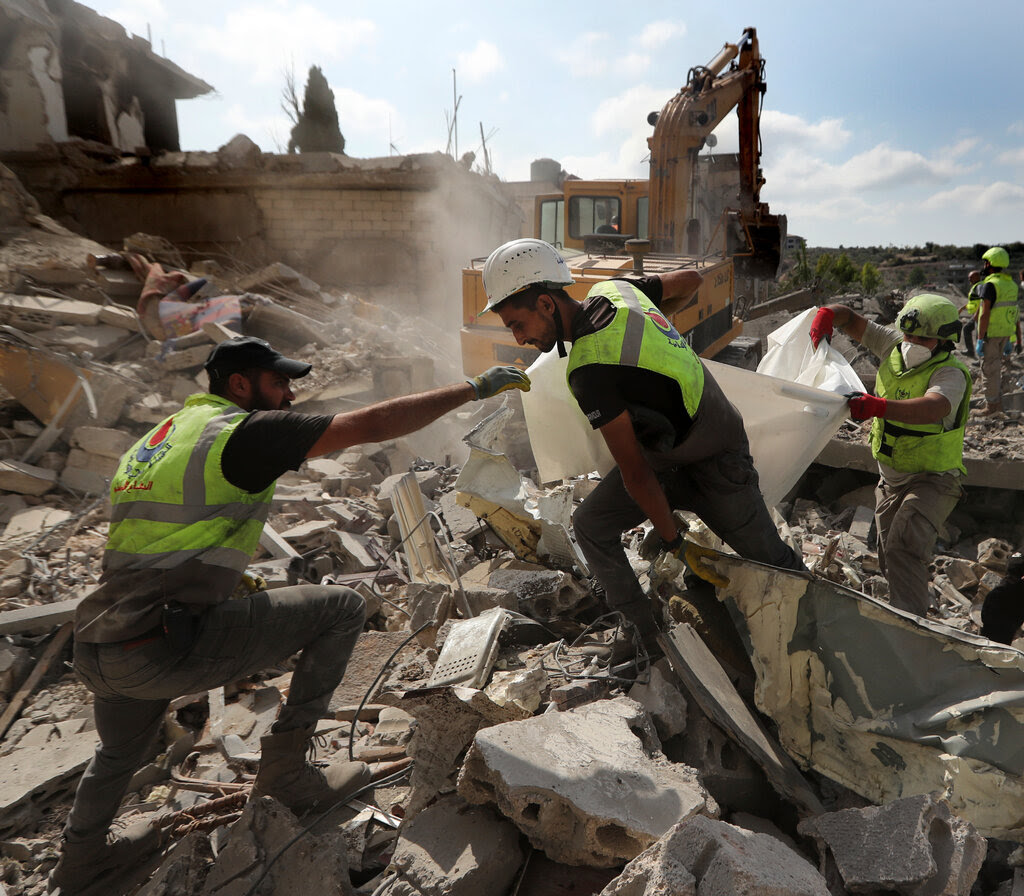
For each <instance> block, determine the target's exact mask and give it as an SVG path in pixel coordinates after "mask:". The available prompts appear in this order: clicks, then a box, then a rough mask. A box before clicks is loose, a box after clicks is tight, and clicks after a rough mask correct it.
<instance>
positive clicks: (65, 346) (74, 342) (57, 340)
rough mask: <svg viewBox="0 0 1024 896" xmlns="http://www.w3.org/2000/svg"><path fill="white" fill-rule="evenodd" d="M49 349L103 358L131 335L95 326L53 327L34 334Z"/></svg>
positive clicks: (104, 326)
mask: <svg viewBox="0 0 1024 896" xmlns="http://www.w3.org/2000/svg"><path fill="white" fill-rule="evenodd" d="M35 338H36V339H38V340H39V341H40V342H42V343H43V344H44V345H47V346H49V347H50V348H52V349H54V350H56V351H61V352H69V353H71V354H74V355H81V356H83V357H89V358H105V357H108V356H109V355H112V354H113V353H114V352H115V351H116V350H117V349H118V348H119V347H120V346H122V345H124V343H126V342H127V341H128V340H129V339H131V338H132V334H131V333H129V332H128V331H127V330H125V329H123V328H122V327H112V326H109V325H107V324H97V325H96V326H93V327H80V326H75V327H72V326H66V327H54V328H53V329H52V330H43V331H41V332H39V333H36V334H35Z"/></svg>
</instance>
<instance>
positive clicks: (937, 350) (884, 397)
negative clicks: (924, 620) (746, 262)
mask: <svg viewBox="0 0 1024 896" xmlns="http://www.w3.org/2000/svg"><path fill="white" fill-rule="evenodd" d="M961 326H962V323H961V321H960V319H959V312H958V311H957V308H956V305H954V304H953V303H952V302H951V301H949V299H946V298H943V297H942V296H936V295H930V294H927V293H926V294H923V295H919V296H914V298H912V299H911V300H910V301H909V302H907V304H906V305H904V306H903V308H902V309H901V310H900V313H899V314H898V315H897V316H896V326H895V327H884V326H882V325H880V324H877V323H875V322H873V321H869V320H868V319H867V318H865V317H863V316H862V315H860V314H858V313H857V312H856V311H854V310H853V309H852V308H850V307H848V306H846V305H826V306H825V307H823V308H819V309H818V313H817V314H816V315H815V317H814V321H813V323H812V324H811V332H810V336H811V342H812V343H813V344H814V347H815V348H817V347H818V343H819V342H820V341H821V340H822V339H831V337H832V330H833V327H839V328H840V329H841V330H842V331H843V332H844V333H845V334H846V335H847V336H849V338H850V339H852V340H853V341H854V342H859V343H861V344H862V345H863V346H864V347H865V348H866V349H868V350H869V351H871V352H873V353H874V354H875V356H876V357H878V358H879V361H880V363H879V367H878V377H877V379H876V381H875V393H876V394H875V395H864V394H860V393H857V394H854V395H851V396H848V398H849V405H850V416H851V417H853V419H854V420H872V425H871V453H872V455H873V456H874V458H875V460H876V461H878V471H879V474H880V475H879V480H878V487H877V488H876V489H875V527H876V529H877V531H878V561H879V565H880V566H881V567H882V572H883V573H885V577H886V579H887V580H888V582H889V602H890V603H891V604H893V606H897V607H900V608H902V609H904V610H909V611H910V612H911V613H916V614H917V615H918V616H924V615H925V614H926V613H927V612H928V607H929V606H930V605H931V594H930V593H929V590H928V582H929V580H930V578H931V576H930V574H929V572H928V564H929V563H931V560H932V554H933V553H934V550H935V542H936V540H937V538H938V535H939V530H940V529H941V528H942V526H943V524H944V523H945V521H946V518H947V517H948V516H949V515H950V513H952V512H953V508H954V507H956V505H957V502H958V501H959V500H960V496H961V495H962V494H963V488H962V487H961V480H962V478H963V477H964V475H966V473H967V468H966V467H965V466H964V429H965V427H966V425H967V417H968V411H969V407H970V400H971V375H970V372H969V371H968V369H967V367H965V366H964V364H963V362H962V361H960V360H959V359H958V358H957V357H956V355H955V354H954V352H953V349H954V348H955V346H956V341H957V340H958V339H959V338H960V329H961ZM1001 350H1002V349H1000V351H1001Z"/></svg>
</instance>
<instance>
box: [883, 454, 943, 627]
mask: <svg viewBox="0 0 1024 896" xmlns="http://www.w3.org/2000/svg"><path fill="white" fill-rule="evenodd" d="M961 495H963V487H962V486H961V485H960V480H959V479H958V478H957V477H956V476H953V475H951V474H949V473H918V474H916V475H914V476H913V477H911V478H910V479H908V480H907V481H906V482H904V483H903V484H902V485H898V486H893V485H889V484H888V483H887V482H886V481H885V480H884V479H881V480H879V482H878V485H877V487H876V488H875V528H876V529H877V530H878V564H879V566H880V567H881V568H882V572H883V574H884V575H885V578H886V579H887V580H888V582H889V603H891V604H892V605H893V606H894V607H899V608H900V609H903V610H909V611H910V612H911V613H916V614H917V615H918V616H924V615H925V614H926V613H927V612H928V607H930V606H931V603H932V597H931V592H930V591H929V589H928V583H929V582H930V581H931V574H930V573H929V571H928V565H929V564H930V563H931V561H932V557H933V556H934V554H935V541H936V539H937V538H938V537H939V531H940V530H941V529H942V526H943V524H944V523H945V522H946V518H947V517H948V516H949V515H950V514H951V513H952V512H953V508H954V507H956V505H957V502H958V501H959V500H960V497H961Z"/></svg>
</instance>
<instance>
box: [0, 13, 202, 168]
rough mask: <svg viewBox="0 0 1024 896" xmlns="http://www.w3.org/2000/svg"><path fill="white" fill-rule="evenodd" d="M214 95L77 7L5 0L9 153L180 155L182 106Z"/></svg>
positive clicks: (2, 68) (0, 128)
mask: <svg viewBox="0 0 1024 896" xmlns="http://www.w3.org/2000/svg"><path fill="white" fill-rule="evenodd" d="M212 89H213V88H212V87H210V85H209V84H206V83H205V82H204V81H201V80H200V79H199V78H195V77H193V76H192V75H190V74H188V73H187V72H185V71H184V70H183V69H181V68H179V67H178V66H176V65H175V64H174V63H173V62H170V61H169V60H167V59H163V58H162V57H160V56H158V55H157V54H155V53H154V52H153V51H152V49H151V47H150V45H149V42H148V41H146V40H143V39H142V38H141V37H137V36H129V35H128V33H127V32H126V31H125V30H124V28H123V27H122V26H121V25H119V24H118V23H117V22H115V21H113V20H112V19H108V18H105V17H104V16H101V15H99V14H97V13H96V12H94V11H93V10H91V9H89V8H88V7H86V6H83V5H82V4H80V3H75V2H73V0H0V152H32V151H35V150H37V149H39V148H40V146H46V145H49V144H53V143H62V142H64V141H67V140H70V139H72V138H76V137H77V138H80V139H83V140H90V141H96V142H99V143H103V144H107V145H109V146H112V147H114V148H115V149H117V150H120V151H123V152H136V151H138V150H140V149H148V150H176V149H178V145H179V144H178V118H177V111H176V109H175V100H176V99H190V98H192V97H196V96H201V95H202V94H205V93H209V92H210V91H211V90H212Z"/></svg>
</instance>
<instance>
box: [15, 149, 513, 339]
mask: <svg viewBox="0 0 1024 896" xmlns="http://www.w3.org/2000/svg"><path fill="white" fill-rule="evenodd" d="M58 155H59V156H60V158H58V159H56V160H46V159H42V158H39V157H37V158H35V159H32V160H11V161H10V162H9V165H10V167H11V168H12V170H14V171H15V172H16V173H17V174H18V176H19V177H20V178H21V180H22V182H23V183H24V184H25V186H26V187H27V188H28V190H29V191H30V192H31V193H32V194H33V195H34V196H36V197H37V198H38V199H39V201H40V204H41V205H42V207H43V208H44V209H45V210H46V211H47V212H48V213H49V214H50V215H52V216H54V217H56V218H58V219H60V220H63V221H65V222H66V223H68V224H70V225H71V226H72V227H74V229H76V230H78V231H80V232H81V233H83V234H85V235H87V236H89V237H90V238H92V239H94V240H96V241H97V242H100V243H103V244H104V245H108V246H119V245H121V244H122V243H123V241H124V238H125V237H127V236H130V235H131V234H133V233H138V232H143V233H151V234H157V235H159V236H162V237H164V238H166V239H168V240H170V241H171V242H173V243H174V244H176V245H177V246H179V247H181V248H183V249H186V250H188V251H190V252H191V253H194V255H195V256H196V257H210V258H215V259H217V260H218V261H220V262H221V263H224V264H226V265H227V266H229V267H230V266H235V265H236V264H237V263H238V262H243V263H246V264H266V263H267V262H268V261H284V262H286V263H287V264H289V265H292V266H293V267H295V268H298V269H300V270H303V271H304V272H306V273H307V274H308V275H309V276H311V277H312V278H313V279H315V280H317V281H318V282H319V283H322V284H324V285H328V286H336V287H339V288H342V289H361V290H364V291H365V290H366V289H367V288H375V287H377V288H387V289H388V290H390V291H391V298H392V299H394V300H397V301H396V303H395V304H396V308H397V307H401V306H402V304H403V300H404V301H405V305H406V306H407V307H409V308H414V309H415V310H416V311H417V312H419V313H421V314H431V315H440V317H441V319H440V320H438V321H437V322H438V324H439V326H443V327H446V328H448V329H450V330H451V331H452V332H455V331H456V330H457V329H458V325H459V322H460V320H461V270H462V268H463V267H464V266H465V265H466V264H467V263H468V262H469V260H470V259H471V258H472V257H474V256H481V255H486V254H487V253H489V252H490V251H491V249H493V248H494V246H496V245H498V244H500V243H502V242H504V241H505V240H508V239H512V238H513V237H515V236H516V235H517V234H518V232H519V227H520V217H521V216H520V212H519V210H518V208H517V207H516V205H515V203H514V202H513V201H511V200H510V199H508V198H506V197H505V196H504V194H503V193H502V191H501V190H500V189H499V185H498V182H497V181H496V180H494V179H489V178H484V177H481V176H480V175H478V174H474V173H472V172H470V171H467V170H466V169H465V168H464V167H462V166H461V165H459V164H458V163H456V162H454V161H453V160H452V159H450V158H449V157H448V156H446V155H444V154H442V153H430V154H423V155H415V156H396V157H389V158H380V159H351V158H349V157H346V156H342V155H335V154H331V153H304V154H301V155H275V154H264V153H261V152H260V150H259V148H258V147H256V146H255V144H253V143H252V142H251V141H250V140H248V138H246V137H243V136H239V137H236V138H235V139H234V140H232V141H231V142H230V143H229V144H227V145H226V146H225V147H222V148H221V150H219V151H218V152H216V153H206V152H202V153H200V152H190V153H165V154H163V155H161V156H159V157H157V158H155V159H152V160H140V159H123V160H120V161H118V162H117V163H115V164H113V165H110V164H104V163H102V162H91V161H89V160H88V159H87V158H85V157H84V156H83V155H82V154H81V153H75V152H74V151H73V150H71V149H70V148H69V149H68V150H67V151H62V152H60V153H58ZM413 300H415V303H413Z"/></svg>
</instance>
